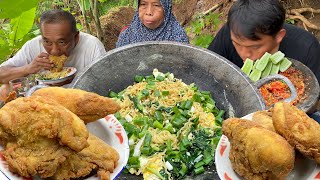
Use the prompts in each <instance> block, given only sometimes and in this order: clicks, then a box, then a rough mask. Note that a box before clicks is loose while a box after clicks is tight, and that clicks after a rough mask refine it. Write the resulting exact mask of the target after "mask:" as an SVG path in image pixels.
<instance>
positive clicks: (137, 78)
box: [134, 75, 144, 83]
mask: <svg viewBox="0 0 320 180" xmlns="http://www.w3.org/2000/svg"><path fill="white" fill-rule="evenodd" d="M143 79H144V77H143V76H140V75H136V76H134V81H135V82H137V83H139V82H142V81H143Z"/></svg>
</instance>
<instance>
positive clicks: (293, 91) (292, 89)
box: [254, 74, 298, 103]
mask: <svg viewBox="0 0 320 180" xmlns="http://www.w3.org/2000/svg"><path fill="white" fill-rule="evenodd" d="M272 80H282V81H284V82H285V83H286V84H287V85H288V87H289V89H290V92H291V96H290V97H288V98H286V99H284V100H283V101H284V102H288V103H290V102H292V101H293V100H295V99H296V98H297V97H298V94H297V91H296V88H295V87H294V85H293V84H292V82H291V81H290V80H289V79H288V78H287V77H285V76H283V75H280V74H273V75H270V76H267V77H265V78H263V79H260V80H258V81H257V82H255V83H254V85H255V86H256V87H257V88H258V89H259V88H260V87H261V86H262V85H264V84H266V83H268V82H270V81H272ZM263 102H265V101H263Z"/></svg>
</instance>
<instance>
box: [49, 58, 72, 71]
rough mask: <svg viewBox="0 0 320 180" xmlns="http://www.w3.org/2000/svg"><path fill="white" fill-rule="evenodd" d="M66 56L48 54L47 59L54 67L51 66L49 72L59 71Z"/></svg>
mask: <svg viewBox="0 0 320 180" xmlns="http://www.w3.org/2000/svg"><path fill="white" fill-rule="evenodd" d="M67 58H68V57H67V56H65V55H61V56H53V55H49V60H50V61H51V62H52V63H53V64H54V67H53V68H51V72H60V71H62V69H63V66H64V62H65V61H66V60H67Z"/></svg>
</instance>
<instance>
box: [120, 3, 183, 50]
mask: <svg viewBox="0 0 320 180" xmlns="http://www.w3.org/2000/svg"><path fill="white" fill-rule="evenodd" d="M143 41H176V42H182V43H189V39H188V36H187V35H186V32H185V31H184V29H183V28H182V27H181V26H180V24H179V22H178V21H177V19H176V18H175V17H174V15H173V13H172V2H171V0H138V10H137V12H136V13H135V15H134V17H133V20H132V22H131V24H130V26H129V27H128V28H127V29H126V30H124V31H123V32H121V34H120V36H119V39H118V42H117V44H116V46H117V47H121V46H124V45H127V44H132V43H136V42H143Z"/></svg>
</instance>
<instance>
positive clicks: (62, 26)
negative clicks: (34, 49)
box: [41, 22, 79, 56]
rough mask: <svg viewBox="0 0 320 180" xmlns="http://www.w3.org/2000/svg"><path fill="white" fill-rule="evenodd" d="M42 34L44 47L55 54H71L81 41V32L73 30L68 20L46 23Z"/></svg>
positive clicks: (42, 27) (42, 28)
mask: <svg viewBox="0 0 320 180" xmlns="http://www.w3.org/2000/svg"><path fill="white" fill-rule="evenodd" d="M41 34H42V43H43V47H44V48H45V50H46V51H47V52H48V53H49V54H50V55H54V56H61V55H66V56H69V55H70V53H71V51H72V50H73V49H74V47H75V46H76V44H77V43H78V41H79V32H77V33H75V32H72V31H71V26H70V24H69V23H68V22H61V23H53V24H50V23H44V24H42V25H41Z"/></svg>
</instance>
